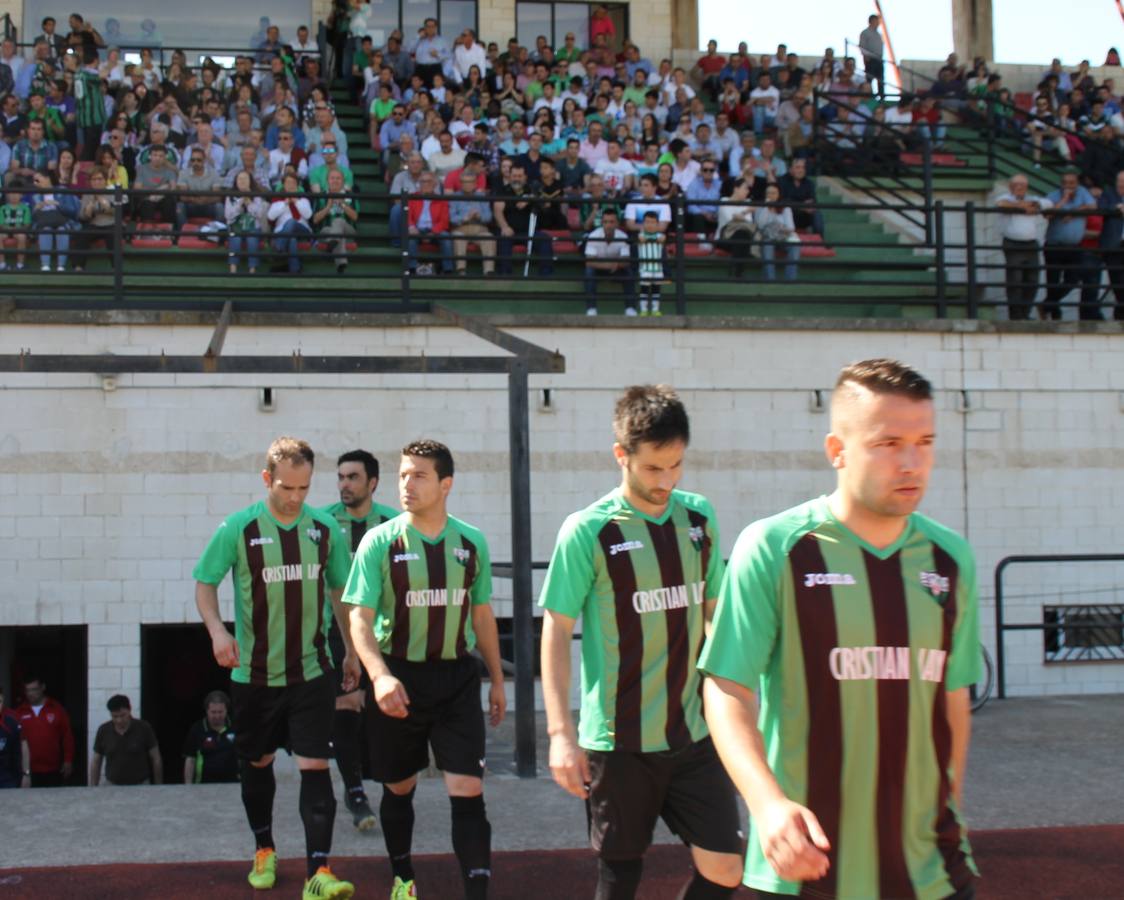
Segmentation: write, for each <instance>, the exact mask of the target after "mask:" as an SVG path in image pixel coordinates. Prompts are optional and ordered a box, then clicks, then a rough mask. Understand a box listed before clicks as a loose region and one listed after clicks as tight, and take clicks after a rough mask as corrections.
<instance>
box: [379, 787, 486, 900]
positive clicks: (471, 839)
mask: <svg viewBox="0 0 1124 900" xmlns="http://www.w3.org/2000/svg"><path fill="white" fill-rule="evenodd" d="M449 802H450V803H451V804H452V807H453V852H454V853H456V855H457V861H458V862H459V863H460V865H461V876H462V877H463V878H464V895H465V898H466V900H484V898H485V897H487V896H488V880H489V879H490V878H491V876H492V826H491V825H490V824H489V823H488V817H487V815H486V814H485V812H484V797H483V795H479V794H478V795H477V796H475V797H450V798H449ZM384 827H385V825H384Z"/></svg>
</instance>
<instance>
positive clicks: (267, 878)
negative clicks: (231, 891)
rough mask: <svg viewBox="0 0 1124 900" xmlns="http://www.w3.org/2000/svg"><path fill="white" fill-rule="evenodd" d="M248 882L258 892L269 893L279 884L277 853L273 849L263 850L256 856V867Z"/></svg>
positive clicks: (247, 878)
mask: <svg viewBox="0 0 1124 900" xmlns="http://www.w3.org/2000/svg"><path fill="white" fill-rule="evenodd" d="M246 880H247V881H248V882H250V886H251V887H252V888H254V890H258V891H268V890H269V889H270V888H271V887H273V885H274V884H276V883H277V852H276V851H275V850H274V849H273V848H272V847H269V848H263V849H261V850H259V851H257V853H255V854H254V867H253V868H252V869H251V870H250V874H249V875H247V876H246Z"/></svg>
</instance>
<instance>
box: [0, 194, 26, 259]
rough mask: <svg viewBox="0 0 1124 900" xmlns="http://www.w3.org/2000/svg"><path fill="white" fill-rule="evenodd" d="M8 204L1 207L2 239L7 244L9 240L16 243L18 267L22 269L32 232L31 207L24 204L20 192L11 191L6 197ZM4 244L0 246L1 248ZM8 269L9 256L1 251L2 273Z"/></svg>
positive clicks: (0, 226)
mask: <svg viewBox="0 0 1124 900" xmlns="http://www.w3.org/2000/svg"><path fill="white" fill-rule="evenodd" d="M5 199H6V201H7V202H6V203H4V205H3V206H0V237H2V238H3V241H4V242H6V241H7V240H8V239H9V238H11V239H13V240H14V241H15V242H16V265H15V268H16V269H17V270H18V269H22V268H23V264H24V261H25V258H26V257H25V254H24V251H25V250H27V234H28V232H29V231H30V230H31V207H30V206H28V205H27V204H26V203H24V202H23V196H22V195H21V194H20V192H19V191H9V192H8V193H7V194H6V195H5ZM2 247H3V244H0V248H2ZM6 268H8V257H7V254H6V253H4V252H3V251H2V249H0V271H3V270H4V269H6Z"/></svg>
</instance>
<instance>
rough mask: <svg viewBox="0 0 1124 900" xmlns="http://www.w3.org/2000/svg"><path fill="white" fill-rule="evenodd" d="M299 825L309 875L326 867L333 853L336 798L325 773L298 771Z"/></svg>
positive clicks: (310, 770) (324, 771)
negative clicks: (299, 792)
mask: <svg viewBox="0 0 1124 900" xmlns="http://www.w3.org/2000/svg"><path fill="white" fill-rule="evenodd" d="M300 811H301V821H302V822H304V840H305V847H306V852H307V857H308V874H309V877H312V875H314V874H315V873H316V869H317V868H319V867H320V866H322V865H327V862H328V854H329V853H330V852H331V850H332V825H333V823H334V822H335V819H336V796H335V794H334V793H333V791H332V775H331V773H330V772H329V771H328V770H327V769H301V794H300Z"/></svg>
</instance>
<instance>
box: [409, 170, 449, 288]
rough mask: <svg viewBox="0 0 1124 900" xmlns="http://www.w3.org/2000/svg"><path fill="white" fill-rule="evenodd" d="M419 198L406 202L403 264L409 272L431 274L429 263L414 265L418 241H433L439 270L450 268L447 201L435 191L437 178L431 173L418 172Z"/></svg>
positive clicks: (416, 259)
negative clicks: (439, 260) (439, 256)
mask: <svg viewBox="0 0 1124 900" xmlns="http://www.w3.org/2000/svg"><path fill="white" fill-rule="evenodd" d="M418 193H419V194H421V196H419V197H415V198H414V199H411V200H410V201H409V203H408V204H407V207H406V210H407V216H408V225H409V228H408V233H409V239H408V241H407V250H406V254H407V259H406V266H407V268H408V269H409V270H410V274H412V275H432V274H433V266H432V265H431V264H429V263H422V264H421V265H418V245H419V243H420V242H421V241H422V240H430V241H433V242H434V243H435V244H437V245H438V246H439V247H440V248H441V270H442V271H443V272H444V273H445V274H450V273H451V272H452V271H453V240H452V238H451V237H450V236H449V203H448V201H446V200H441V199H439V198H440V194H438V192H437V178H436V176H435V175H434V174H433V173H432V172H422V174H421V175H420V176H419V178H418Z"/></svg>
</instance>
